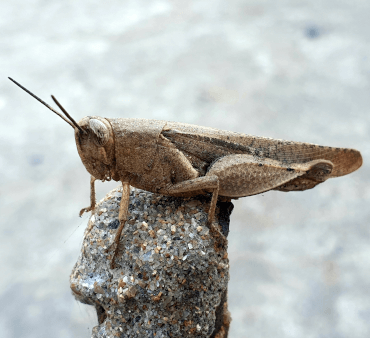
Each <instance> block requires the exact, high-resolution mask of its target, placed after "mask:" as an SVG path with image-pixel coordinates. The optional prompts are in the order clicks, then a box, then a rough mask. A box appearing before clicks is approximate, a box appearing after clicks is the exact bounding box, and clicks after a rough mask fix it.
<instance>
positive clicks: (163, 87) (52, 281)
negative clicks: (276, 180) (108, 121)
mask: <svg viewBox="0 0 370 338" xmlns="http://www.w3.org/2000/svg"><path fill="white" fill-rule="evenodd" d="M369 14H370V3H368V2H364V1H360V0H355V1H349V0H345V1H340V2H338V1H332V0H321V1H318V0H315V1H310V2H307V1H292V0H288V1H284V2H274V1H271V0H265V1H258V2H257V1H251V0H246V1H238V0H235V1H234V0H232V1H228V2H227V3H226V2H225V1H216V0H215V1H196V2H190V1H164V0H163V1H159V0H154V1H140V0H139V1H114V0H112V1H109V2H104V3H103V2H98V1H89V2H76V1H69V0H67V1H64V2H63V3H61V2H57V1H54V0H50V1H47V2H46V1H41V0H32V1H27V2H24V1H19V0H15V1H4V0H3V1H1V2H0V28H1V29H0V46H1V48H0V65H1V67H0V114H1V118H2V122H1V124H0V128H1V133H0V149H1V151H0V168H1V169H0V172H1V178H0V192H1V194H0V215H1V218H0V229H1V236H0V257H1V259H0V269H1V272H2V273H1V278H0V301H1V304H2V305H3V306H2V307H1V309H0V331H1V332H2V336H4V337H11V338H13V337H22V336H25V335H27V337H30V338H33V337H37V338H40V337H63V338H65V337H90V333H91V329H92V327H93V326H95V325H97V319H96V315H95V313H94V311H95V310H94V309H91V307H88V306H83V305H80V304H79V303H78V302H76V301H75V300H74V299H73V297H72V296H71V294H70V289H69V281H68V276H69V274H70V271H71V269H72V267H73V265H74V262H75V261H76V259H77V257H78V254H79V250H80V247H81V243H82V238H83V229H84V228H85V226H86V223H87V220H88V216H87V215H86V216H84V218H83V219H82V220H81V219H79V218H78V217H77V215H78V212H79V210H80V209H81V208H82V207H86V206H87V205H88V204H89V180H90V178H89V175H88V173H87V172H86V170H85V169H84V168H83V166H82V164H81V161H80V159H79V157H78V154H77V150H76V148H75V143H74V140H73V133H72V131H71V130H70V129H71V128H70V127H69V126H67V125H66V124H65V123H64V122H63V121H61V120H60V118H58V117H57V116H55V115H54V114H52V113H51V112H49V111H48V110H47V109H46V108H44V107H43V106H41V105H40V104H39V103H38V102H37V101H35V100H33V99H32V98H31V97H28V96H27V95H26V94H25V93H24V92H22V91H21V90H20V89H19V88H17V87H16V86H14V84H12V83H11V82H10V81H9V80H8V79H7V76H12V77H13V78H14V79H16V80H18V81H19V82H21V83H22V84H23V85H25V86H27V87H29V89H31V90H32V91H34V92H35V93H36V94H38V95H39V96H41V97H42V98H43V99H45V100H47V101H48V102H51V99H48V97H49V95H50V94H54V95H55V96H56V98H57V99H58V100H59V101H60V102H61V103H62V104H63V105H64V106H65V107H66V109H67V110H68V111H69V112H70V113H71V114H72V115H73V116H74V117H75V118H76V119H77V120H79V119H80V118H82V117H83V116H86V115H100V116H107V117H146V118H155V119H166V120H174V121H180V122H188V123H193V124H199V125H204V126H209V127H215V128H219V129H226V130H232V131H236V132H243V133H248V134H254V135H261V136H267V137H275V138H283V139H287V140H296V141H303V142H312V143H318V144H322V145H328V146H338V147H351V148H355V149H358V150H360V151H361V152H362V155H363V158H364V165H363V167H362V169H360V170H359V171H358V172H356V173H354V174H352V175H349V176H348V177H343V178H338V179H333V180H329V181H327V182H325V183H324V184H323V185H321V186H319V187H316V188H315V189H313V190H312V191H306V192H302V193H298V192H297V193H282V192H268V193H266V194H262V195H259V196H255V197H250V198H244V199H241V200H239V201H236V202H235V209H234V212H233V215H232V219H231V229H230V234H229V237H228V240H229V259H230V284H229V309H230V312H231V313H232V317H233V322H232V325H231V329H230V337H241V338H243V337H253V338H259V337H269V336H274V337H277V338H286V337H294V338H297V337H304V338H307V337H315V338H316V337H335V338H338V337H339V338H344V337H349V336H350V337H354V338H357V337H358V338H363V337H367V336H369V335H370V324H369V320H368V318H369V313H370V295H369V291H368V290H369V289H370V272H369V271H370V269H369V267H370V264H369V261H370V258H369V257H370V249H369V241H370V230H369V211H368V209H369V208H368V205H369V202H370V193H369V191H370V189H369V188H370V185H369V165H368V163H369V158H370V156H369V155H370V149H369V144H370V137H369V134H370V133H369V127H370V123H369V122H370V114H369V112H368V111H369V107H370V95H369V92H370V58H369V55H370V34H369V32H370V27H369V25H370V23H369V20H368V18H369ZM97 185H98V189H97V190H98V199H100V198H102V197H103V196H104V195H105V194H106V193H107V192H108V191H110V190H111V189H112V188H114V187H115V183H112V184H109V183H104V184H99V183H98V184H97Z"/></svg>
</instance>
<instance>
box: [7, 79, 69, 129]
mask: <svg viewBox="0 0 370 338" xmlns="http://www.w3.org/2000/svg"><path fill="white" fill-rule="evenodd" d="M8 79H9V80H10V81H12V82H14V83H15V84H16V85H17V86H18V87H20V88H22V89H23V90H24V91H25V92H27V93H28V94H30V95H31V96H33V97H34V98H35V99H36V100H37V101H39V102H41V103H42V104H43V105H44V106H46V107H48V108H49V109H50V110H51V111H52V112H53V113H55V114H57V115H58V116H59V117H61V118H62V119H63V120H64V121H66V122H67V123H68V124H69V125H70V126H71V127H72V128H73V129H75V126H74V125H73V124H72V123H71V122H70V121H68V120H67V119H66V118H65V117H64V116H63V115H62V114H61V113H58V112H57V111H56V110H55V109H53V108H51V107H50V106H49V105H48V104H47V103H46V102H44V101H43V100H41V99H40V98H39V97H37V96H36V95H35V94H33V93H31V92H30V91H29V90H28V89H26V88H24V87H23V86H22V85H21V84H19V83H18V82H17V81H15V80H13V79H12V78H11V77H8Z"/></svg>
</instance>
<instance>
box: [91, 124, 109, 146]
mask: <svg viewBox="0 0 370 338" xmlns="http://www.w3.org/2000/svg"><path fill="white" fill-rule="evenodd" d="M89 126H90V129H91V130H92V131H93V133H94V135H95V137H94V141H95V143H96V144H97V145H98V146H100V147H102V146H104V145H105V144H106V143H107V142H108V140H109V130H108V128H107V127H106V125H105V124H104V123H103V122H101V121H99V120H97V119H91V120H90V121H89Z"/></svg>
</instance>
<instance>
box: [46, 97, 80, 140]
mask: <svg viewBox="0 0 370 338" xmlns="http://www.w3.org/2000/svg"><path fill="white" fill-rule="evenodd" d="M51 98H52V99H53V101H54V102H55V103H56V105H57V106H58V107H59V108H60V110H61V111H62V112H63V113H64V115H65V116H67V117H68V118H69V119H70V120H71V122H72V123H73V124H74V125H75V127H76V128H77V129H78V130H79V131H80V132H81V133H86V131H84V130H83V129H82V128H81V127H80V126H79V125H78V124H77V122H76V121H75V120H74V119H73V118H72V116H71V115H69V114H68V113H67V111H66V110H65V109H64V108H63V106H62V105H61V104H60V103H59V102H58V100H57V99H56V98H55V97H54V95H51Z"/></svg>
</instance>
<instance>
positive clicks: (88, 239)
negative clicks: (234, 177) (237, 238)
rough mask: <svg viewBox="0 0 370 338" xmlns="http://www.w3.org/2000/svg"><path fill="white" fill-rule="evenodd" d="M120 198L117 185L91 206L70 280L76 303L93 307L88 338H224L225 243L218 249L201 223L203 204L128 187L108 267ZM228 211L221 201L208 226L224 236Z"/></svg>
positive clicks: (205, 208)
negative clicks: (94, 320) (94, 321)
mask: <svg viewBox="0 0 370 338" xmlns="http://www.w3.org/2000/svg"><path fill="white" fill-rule="evenodd" d="M121 196H122V186H120V187H118V188H117V189H115V190H113V191H111V192H110V193H109V194H108V195H107V196H106V197H105V198H104V199H103V200H102V201H101V202H100V203H99V204H97V206H96V209H95V212H94V214H93V215H92V216H91V218H90V220H89V224H88V227H87V230H86V232H85V238H84V241H83V246H82V253H81V255H80V256H79V258H78V261H77V263H76V264H75V267H74V269H73V271H72V274H71V276H70V285H71V289H72V292H73V294H74V296H75V298H76V299H77V300H79V301H81V302H83V303H85V304H90V305H93V306H95V308H96V311H97V316H98V323H99V324H98V325H97V326H96V327H94V328H93V333H92V337H94V338H98V337H116V336H117V337H120V336H123V335H124V336H125V337H130V338H133V337H137V338H139V337H140V338H141V337H153V336H156V337H218V338H226V337H227V335H228V330H229V324H230V316H229V312H228V310H227V284H228V280H229V260H228V255H227V241H226V242H225V243H224V245H222V246H220V247H219V246H217V245H216V243H217V242H218V240H219V239H218V237H216V238H215V237H213V235H212V232H213V231H212V230H210V228H209V227H208V226H207V218H208V214H207V211H208V206H209V200H207V199H206V198H205V197H204V196H203V197H202V196H201V197H199V198H187V199H183V198H176V197H166V196H162V195H157V194H153V193H150V192H147V191H143V190H138V189H132V191H131V193H130V204H129V206H128V213H127V220H126V222H125V226H124V228H123V230H122V234H121V236H120V240H119V243H118V246H117V254H116V255H115V260H114V265H115V268H114V269H112V268H111V260H112V256H113V254H114V250H113V249H115V248H114V247H112V250H107V249H108V247H109V246H110V245H112V243H113V242H114V239H115V237H116V232H117V230H118V229H119V227H120V222H119V221H118V218H119V205H120V203H121ZM231 210H232V204H231V203H230V202H226V203H225V202H221V203H220V202H219V203H218V204H217V207H216V212H215V216H214V221H213V223H212V226H213V227H214V228H215V229H216V230H217V234H218V236H223V237H225V239H226V236H227V233H228V229H229V216H230V213H231ZM216 230H215V231H216ZM216 248H217V250H216Z"/></svg>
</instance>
